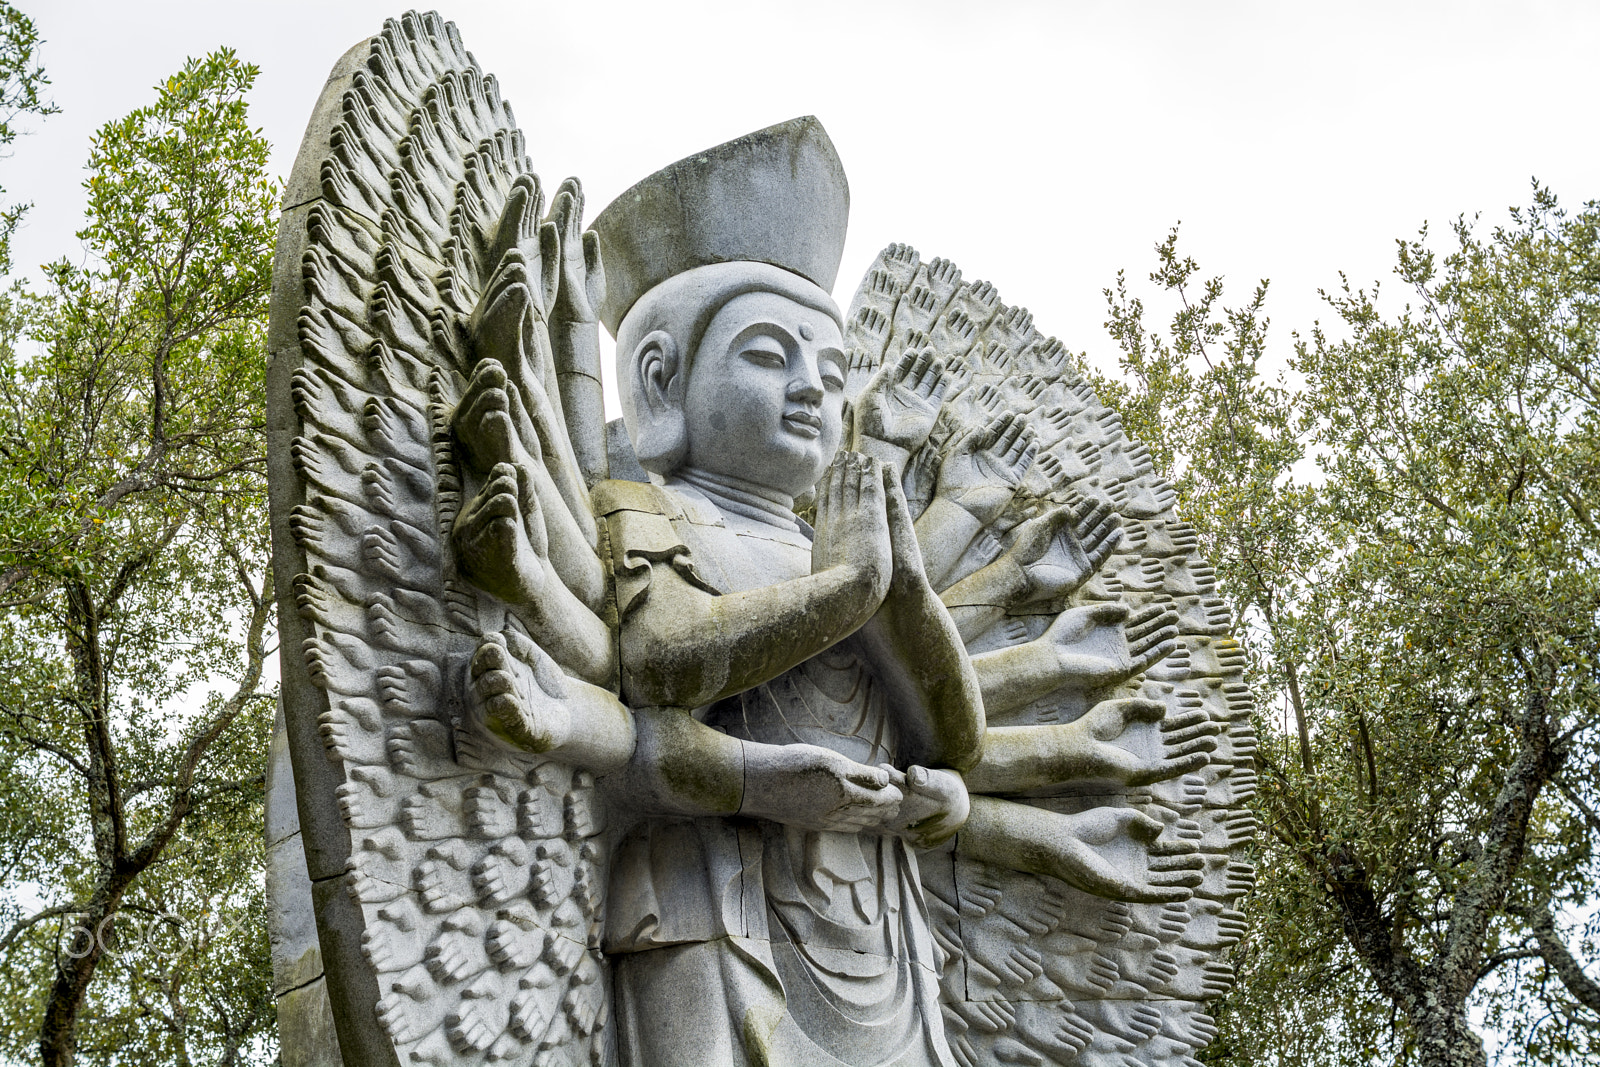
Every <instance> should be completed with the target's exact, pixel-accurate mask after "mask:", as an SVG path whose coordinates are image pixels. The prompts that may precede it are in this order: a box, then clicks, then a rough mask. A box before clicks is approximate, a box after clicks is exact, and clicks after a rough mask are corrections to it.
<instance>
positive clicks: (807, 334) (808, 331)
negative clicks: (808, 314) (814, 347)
mask: <svg viewBox="0 0 1600 1067" xmlns="http://www.w3.org/2000/svg"><path fill="white" fill-rule="evenodd" d="M816 336H817V331H816V330H813V329H812V328H811V324H810V323H809V322H802V323H801V324H800V340H802V341H812V340H815V339H816Z"/></svg>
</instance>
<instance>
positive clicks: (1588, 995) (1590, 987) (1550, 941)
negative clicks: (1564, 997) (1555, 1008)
mask: <svg viewBox="0 0 1600 1067" xmlns="http://www.w3.org/2000/svg"><path fill="white" fill-rule="evenodd" d="M1530 919H1531V922H1530V923H1529V925H1530V926H1531V927H1532V928H1533V936H1534V937H1535V938H1536V939H1537V940H1538V942H1539V953H1538V954H1539V955H1540V956H1542V957H1543V958H1544V962H1545V964H1546V965H1547V966H1548V967H1549V968H1550V969H1551V970H1552V971H1554V972H1555V973H1556V977H1557V978H1559V979H1561V984H1562V985H1564V986H1566V987H1567V992H1568V993H1571V994H1572V997H1573V999H1574V1000H1576V1001H1578V1003H1580V1004H1582V1005H1583V1006H1584V1007H1586V1008H1588V1009H1589V1010H1590V1011H1592V1012H1594V1013H1595V1014H1596V1015H1600V982H1597V981H1595V980H1594V979H1593V978H1590V977H1589V976H1588V975H1587V974H1585V973H1583V965H1582V964H1581V963H1579V962H1578V961H1577V959H1576V958H1574V957H1573V955H1572V953H1571V952H1569V951H1568V950H1567V946H1566V944H1565V943H1564V942H1563V941H1562V940H1561V938H1560V936H1559V935H1558V934H1557V933H1556V921H1555V917H1554V916H1553V915H1551V914H1550V904H1549V903H1548V902H1546V903H1545V904H1544V906H1543V907H1541V908H1539V910H1538V911H1536V912H1534V913H1533V914H1532V915H1531V916H1530Z"/></svg>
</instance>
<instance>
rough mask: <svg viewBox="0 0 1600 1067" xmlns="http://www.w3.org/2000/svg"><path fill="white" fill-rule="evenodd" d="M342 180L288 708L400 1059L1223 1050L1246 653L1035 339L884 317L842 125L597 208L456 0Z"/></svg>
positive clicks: (312, 376) (304, 331)
mask: <svg viewBox="0 0 1600 1067" xmlns="http://www.w3.org/2000/svg"><path fill="white" fill-rule="evenodd" d="M296 191H299V192H300V193H303V194H304V195H302V196H296V195H295V192H296ZM288 200H289V202H290V203H292V204H293V205H294V206H292V207H290V208H289V209H288V210H287V211H286V212H285V218H284V225H283V229H282V237H281V242H282V244H281V248H280V252H281V253H282V254H280V256H279V273H278V277H277V279H276V288H275V298H274V313H273V314H274V318H273V346H274V348H273V364H272V370H271V390H272V394H271V403H272V404H273V405H274V408H273V415H272V425H273V426H274V428H275V436H274V437H273V442H274V444H273V449H274V452H273V462H272V475H273V478H272V490H273V515H274V533H275V549H276V566H277V568H278V572H279V580H280V581H282V582H284V583H285V587H288V588H292V589H293V595H292V596H291V597H290V598H287V599H286V602H285V619H284V634H285V637H286V639H287V640H289V641H291V642H292V643H293V645H298V646H299V648H300V649H301V652H302V656H301V657H300V658H299V659H298V660H295V659H294V658H293V657H286V658H285V665H284V672H285V714H286V719H287V724H288V734H289V741H290V748H291V753H292V756H293V760H294V763H295V768H296V771H295V780H296V782H297V786H298V789H299V793H300V796H299V807H300V812H301V816H302V831H303V837H304V841H305V845H306V857H307V864H308V868H309V870H310V874H311V878H312V881H313V883H314V888H313V893H312V897H313V899H314V900H315V907H316V911H317V922H318V924H319V928H320V930H321V944H322V947H323V949H324V950H325V951H326V953H327V954H326V956H325V958H324V965H325V968H326V974H327V981H326V985H327V990H328V995H329V997H330V999H331V1001H332V1008H333V1015H334V1018H335V1020H336V1022H337V1027H338V1038H339V1044H340V1046H341V1048H342V1051H343V1056H344V1058H345V1062H346V1063H349V1064H362V1065H366V1064H382V1063H390V1064H400V1063H432V1064H438V1065H452V1067H454V1065H464V1064H480V1063H502V1062H506V1063H523V1064H558V1065H559V1064H620V1065H624V1067H657V1065H661V1064H672V1063H683V1064H717V1065H720V1064H730V1065H733V1064H745V1063H758V1062H759V1063H765V1064H771V1065H781V1064H793V1065H800V1064H821V1063H842V1064H852V1065H856V1064H860V1065H866V1064H878V1063H894V1064H901V1065H918V1067H921V1065H928V1067H951V1065H955V1064H960V1065H963V1067H976V1065H988V1064H1001V1063H1005V1064H1015V1063H1025V1064H1047V1063H1049V1064H1059V1065H1069V1064H1091V1063H1109V1062H1117V1063H1142V1064H1152V1065H1153V1064H1180V1063H1184V1062H1192V1060H1189V1059H1188V1058H1189V1057H1191V1056H1192V1055H1193V1054H1194V1053H1195V1052H1196V1051H1197V1050H1198V1049H1200V1048H1201V1047H1203V1046H1204V1045H1205V1044H1206V1042H1207V1041H1208V1040H1209V1039H1210V1037H1211V1036H1212V1034H1213V1033H1214V1028H1213V1027H1212V1025H1211V1023H1210V1020H1209V1019H1208V1018H1207V1017H1206V1015H1205V1012H1204V1008H1205V1002H1206V1001H1208V1000H1211V999H1214V998H1215V997H1217V996H1219V995H1220V994H1221V993H1222V992H1224V991H1225V990H1226V989H1227V987H1228V983H1229V981H1230V980H1231V977H1230V976H1231V971H1230V970H1229V968H1228V966H1227V964H1226V963H1225V962H1224V955H1225V953H1226V950H1227V948H1228V947H1229V946H1230V945H1232V944H1233V943H1235V942H1236V941H1237V940H1238V939H1239V937H1240V936H1241V935H1242V932H1243V925H1242V923H1243V916H1242V915H1241V913H1240V912H1239V911H1238V910H1237V909H1236V907H1235V904H1236V902H1237V900H1238V899H1239V897H1240V896H1241V894H1242V893H1243V892H1244V891H1246V890H1247V889H1248V887H1249V884H1250V879H1251V873H1250V868H1249V865H1248V862H1247V860H1246V857H1245V852H1244V850H1245V848H1246V847H1247V845H1248V842H1249V840H1250V837H1251V834H1252V833H1253V832H1254V822H1253V819H1252V818H1251V817H1250V816H1249V814H1248V813H1247V812H1246V811H1245V809H1244V808H1243V807H1242V804H1243V803H1244V802H1245V801H1246V800H1247V799H1248V798H1249V797H1250V796H1251V795H1252V793H1253V792H1254V789H1255V775H1254V770H1253V767H1254V763H1253V752H1254V739H1253V737H1252V735H1251V732H1250V712H1251V702H1250V695H1249V692H1248V690H1247V689H1246V688H1245V686H1244V685H1243V682H1242V671H1243V666H1244V658H1243V653H1242V651H1241V649H1240V648H1239V646H1238V644H1237V643H1236V642H1234V641H1233V640H1232V638H1230V637H1229V636H1228V630H1229V625H1230V620H1229V617H1228V613H1227V610H1226V608H1225V606H1224V605H1223V604H1222V602H1221V601H1220V599H1218V597H1217V596H1216V591H1215V575H1214V573H1213V572H1212V571H1211V569H1210V568H1209V567H1208V566H1206V564H1205V563H1204V561H1203V560H1201V559H1200V558H1199V557H1198V556H1197V555H1196V537H1195V535H1194V531H1193V530H1192V529H1190V528H1189V527H1187V526H1186V525H1184V524H1183V523H1181V522H1180V521H1178V519H1177V518H1176V515H1175V514H1174V512H1173V510H1172V509H1173V504H1174V502H1175V494H1174V493H1173V491H1172V489H1171V487H1170V486H1168V485H1167V484H1166V483H1164V482H1163V481H1161V479H1160V478H1159V477H1158V476H1157V475H1156V474H1155V473H1154V471H1153V467H1152V463H1151V459H1150V456H1149V453H1148V452H1147V451H1146V450H1145V449H1144V448H1142V447H1141V446H1139V445H1138V444H1137V443H1135V442H1132V441H1130V440H1128V439H1127V437H1126V436H1125V434H1124V432H1123V429H1122V426H1121V422H1120V420H1119V419H1118V417H1117V416H1116V414H1115V413H1114V412H1112V411H1110V410H1109V409H1107V408H1106V407H1104V405H1102V404H1100V402H1099V400H1098V399H1097V398H1096V397H1095V395H1094V394H1093V392H1092V390H1091V389H1089V388H1088V387H1087V385H1086V384H1085V383H1084V382H1083V381H1082V379H1081V378H1080V377H1079V375H1078V374H1077V373H1076V371H1075V370H1074V369H1073V363H1072V360H1071V359H1070V358H1069V354H1068V352H1067V350H1066V348H1065V347H1064V346H1063V345H1062V344H1061V343H1060V342H1059V341H1057V340H1055V339H1054V338H1049V337H1046V336H1044V335H1043V334H1041V333H1040V332H1039V330H1038V329H1037V328H1036V326H1035V323H1034V320H1033V317H1032V315H1031V314H1029V313H1028V312H1027V311H1026V310H1024V309H1020V308H1012V307H1009V306H1007V305H1005V304H1004V303H1003V301H1002V300H1001V298H1000V294H999V293H998V292H996V291H995V289H994V287H993V286H991V285H989V284H987V283H985V282H974V281H971V280H967V279H965V278H964V277H963V276H962V273H961V271H960V270H958V269H957V268H956V266H955V265H954V264H952V263H950V262H949V261H946V260H942V259H933V260H923V259H922V258H921V256H920V255H919V254H918V253H917V252H916V251H915V250H914V249H913V248H911V247H910V246H908V245H892V246H890V247H889V248H887V249H885V250H884V252H883V253H882V254H881V255H880V256H879V258H878V260H877V262H875V263H874V265H873V266H872V268H871V269H870V270H869V271H868V273H867V275H866V277H865V278H864V279H863V280H862V282H861V284H860V286H859V288H858V291H857V293H856V297H855V300H854V301H853V302H852V303H851V305H850V307H849V308H848V309H844V310H841V309H840V308H839V307H838V306H837V305H836V304H835V303H834V301H833V299H832V297H831V296H830V291H831V289H832V287H833V284H834V282H835V275H836V273H837V269H838V262H839V255H840V252H841V249H842V244H843V239H844V230H845V220H846V215H847V204H848V194H847V192H846V187H845V181H844V174H843V170H842V168H841V166H840V164H839V161H838V159H837V157H836V155H835V154H834V151H833V147H832V145H831V143H830V142H829V141H828V138H827V135H826V133H824V132H823V130H822V128H821V126H820V125H819V124H818V123H817V122H816V120H814V119H799V120H795V121H792V122H789V123H784V124H781V125H779V126H775V127H772V128H770V129H767V130H763V131H760V132H758V133H755V134H751V135H748V136H747V137H743V138H740V139H738V140H736V141H733V142H729V143H728V144H726V145H722V146H719V147H717V148H715V149H712V150H710V151H708V152H705V153H701V154H699V155H697V156H692V157H689V158H687V159H685V160H683V161H681V162H679V163H677V164H674V165H673V166H672V167H669V168H667V169H666V170H664V171H661V172H659V173H657V174H655V175H653V176H651V177H650V178H646V179H645V180H644V181H643V182H641V183H640V184H639V185H638V186H636V187H635V188H634V189H632V190H630V191H629V192H628V193H625V194H624V195H623V196H622V197H620V198H619V199H618V200H617V201H616V202H615V203H614V204H612V205H611V206H610V207H608V208H607V209H606V210H605V211H603V212H601V213H600V214H599V215H598V216H597V217H596V218H595V219H594V220H593V223H592V229H588V230H585V229H584V224H583V208H584V204H583V194H582V190H581V188H580V187H579V185H578V183H577V182H576V181H575V180H570V179H569V180H568V181H567V182H564V183H563V184H562V185H561V187H560V188H559V189H558V190H557V191H556V192H555V194H554V195H553V196H550V197H548V198H547V197H546V195H545V192H544V189H543V187H542V185H541V183H540V181H539V179H538V177H537V176H536V175H535V174H534V173H533V170H532V167H531V165H530V163H529V162H528V160H527V159H526V158H525V156H524V142H523V136H522V134H521V132H520V131H519V130H518V129H517V128H516V125H515V123H514V121H513V119H512V116H511V112H510V109H509V107H508V106H507V105H506V104H505V103H504V102H503V101H502V100H501V99H500V97H499V95H498V90H497V87H496V84H495V81H494V79H493V78H492V77H490V76H487V75H484V74H482V73H481V71H480V70H479V69H478V67H477V65H476V63H475V61H474V60H473V59H472V58H471V56H470V55H469V54H468V53H467V52H465V51H464V49H463V48H462V46H461V43H460V41H459V38H458V37H457V35H456V33H455V29H454V27H453V26H452V25H450V24H448V23H445V22H443V21H442V20H440V19H439V18H438V16H436V15H425V16H421V15H415V14H411V15H407V16H405V17H403V18H401V19H399V20H395V21H391V22H390V23H388V24H386V26H385V27H384V30H383V32H382V33H381V34H379V35H378V36H376V37H374V38H373V39H372V40H371V41H370V42H368V43H366V44H365V45H363V46H361V47H359V48H357V49H354V50H352V52H351V53H349V54H347V56H346V57H345V59H344V60H342V61H341V63H340V65H339V66H338V67H337V68H336V69H335V72H334V76H333V78H332V79H331V80H330V82H329V88H328V89H327V90H326V92H325V94H324V98H323V100H322V102H321V103H320V104H319V106H318V110H317V112H316V115H315V117H314V119H313V122H312V126H311V129H310V131H309V132H308V135H307V138H306V142H305V147H304V148H303V149H302V154H301V158H300V160H299V161H298V162H297V164H296V170H295V175H294V178H293V179H292V181H291V195H290V196H289V198H288ZM601 325H604V326H605V327H606V328H607V329H608V330H609V331H610V332H611V333H612V334H613V335H615V337H616V339H617V360H618V375H617V378H618V382H619V386H620V395H619V397H618V400H619V401H620V404H621V407H622V409H623V411H624V422H625V426H626V434H621V433H615V432H612V433H608V432H607V428H606V425H605V422H604V418H603V415H602V410H603V409H602V396H601V393H600V384H599V383H600V378H601V375H600V370H599V341H598V328H599V326H601ZM641 469H642V471H643V472H645V473H646V474H647V475H648V480H642V479H641V480H629V478H628V472H630V471H632V472H634V477H636V478H637V477H639V472H640V470H641ZM290 647H293V646H292V645H291V646H290ZM304 906H306V907H311V906H312V902H311V901H310V900H308V901H306V902H304ZM289 1032H290V1031H289V1029H287V1028H286V1030H285V1033H289Z"/></svg>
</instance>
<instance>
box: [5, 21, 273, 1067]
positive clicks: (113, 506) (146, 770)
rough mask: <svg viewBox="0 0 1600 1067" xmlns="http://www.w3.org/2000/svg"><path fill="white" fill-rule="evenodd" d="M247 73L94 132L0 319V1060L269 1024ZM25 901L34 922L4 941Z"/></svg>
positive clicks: (256, 276) (255, 173)
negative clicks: (76, 246) (79, 174)
mask: <svg viewBox="0 0 1600 1067" xmlns="http://www.w3.org/2000/svg"><path fill="white" fill-rule="evenodd" d="M256 73H257V71H256V68H255V67H252V66H249V65H247V64H244V63H242V62H241V61H240V60H239V59H238V58H237V57H236V56H235V55H234V54H233V53H232V52H230V51H226V50H224V51H220V52H216V53H213V54H211V55H210V56H207V57H206V58H205V59H204V60H191V61H190V62H189V63H188V64H187V65H186V66H185V67H184V69H183V70H182V71H181V72H179V73H178V74H175V75H174V76H172V77H171V78H169V79H167V81H166V82H165V83H164V84H162V85H160V86H157V87H156V100H155V102H154V103H153V104H151V105H149V106H147V107H143V108H140V109H138V110H136V111H133V112H132V113H130V114H129V115H128V116H127V117H125V118H123V119H121V120H119V121H116V122H112V123H110V124H108V125H106V126H105V127H103V128H102V129H101V130H100V131H99V132H98V134H96V136H95V137H94V139H93V142H92V146H91V151H90V155H89V161H88V170H89V172H90V177H89V178H88V180H87V181H86V182H85V189H86V190H87V193H88V217H87V225H86V226H85V228H84V229H83V230H82V231H81V232H80V234H79V237H80V238H81V239H82V240H83V241H84V243H85V245H86V247H87V248H88V249H89V251H90V252H91V254H92V256H93V261H92V263H91V265H90V266H87V267H75V266H73V265H71V264H70V263H68V262H66V261H61V262H58V263H56V264H53V265H51V266H49V267H48V268H47V285H46V287H45V288H44V289H43V290H42V291H40V292H30V291H28V290H26V289H21V288H18V289H16V290H14V291H13V295H12V298H11V301H10V303H9V304H8V305H7V306H6V308H5V312H6V315H5V319H4V324H5V327H6V330H5V332H4V334H3V337H4V339H5V341H6V342H7V343H6V344H5V345H4V347H3V348H0V609H3V611H0V774H3V775H4V776H5V778H4V781H3V782H0V796H4V797H5V798H6V799H5V801H4V803H3V806H0V817H3V819H4V821H3V822H0V848H3V849H4V853H5V855H6V859H7V862H8V866H7V867H6V869H5V870H4V874H3V882H0V885H3V886H4V888H5V889H7V890H8V891H9V894H8V895H9V897H10V900H9V907H10V910H11V911H12V914H11V915H10V916H8V918H9V919H10V920H11V921H10V922H8V923H6V924H4V926H3V927H0V951H3V953H4V957H3V966H4V968H5V971H6V981H5V982H4V983H3V987H4V988H5V989H6V990H7V991H8V992H7V993H6V994H3V995H0V1012H3V1013H4V1016H5V1022H4V1024H3V1025H0V1033H4V1034H5V1035H7V1036H6V1037H5V1038H4V1039H3V1045H4V1046H5V1047H8V1050H9V1051H11V1052H12V1053H13V1054H22V1053H24V1052H26V1051H28V1050H29V1047H30V1046H31V1048H32V1049H33V1050H36V1053H37V1055H38V1057H39V1059H40V1060H41V1061H42V1062H43V1063H45V1064H47V1065H50V1067H56V1065H65V1064H70V1063H73V1062H74V1061H75V1059H76V1058H77V1057H78V1056H79V1055H80V1053H81V1054H82V1056H83V1057H84V1058H86V1059H88V1060H91V1061H98V1062H110V1061H111V1060H113V1059H115V1060H116V1061H117V1062H128V1061H130V1060H135V1061H138V1060H141V1059H142V1061H144V1062H161V1063H189V1062H191V1061H192V1060H198V1059H205V1060H209V1061H214V1062H220V1063H234V1062H241V1061H242V1060H241V1058H242V1057H247V1056H249V1055H251V1054H253V1053H255V1052H259V1051H260V1050H261V1047H262V1041H263V1036H262V1035H264V1034H267V1035H270V1030H271V1026H272V1022H273V1019H272V996H271V988H270V979H269V978H268V974H269V972H270V968H269V966H268V965H267V960H266V949H265V932H264V930H263V928H262V924H261V923H260V922H259V917H260V909H261V901H260V889H259V884H258V875H259V870H260V867H261V863H262V857H261V843H260V831H259V826H260V817H261V800H262V792H263V769H264V754H265V750H266V740H267V736H268V733H269V731H270V727H271V708H272V694H271V693H270V692H266V691H264V690H265V686H264V675H265V674H266V672H267V670H268V657H269V656H270V654H271V653H272V651H273V650H272V640H273V637H272V610H273V589H272V586H271V581H270V576H269V573H270V572H269V570H268V566H267V543H266V541H267V534H266V523H265V510H266V509H265V493H266V485H265V470H264V465H265V458H264V453H265V447H264V431H263V422H262V409H263V393H262V388H263V386H262V382H263V369H264V362H265V360H264V351H265V344H264V335H265V323H266V305H267V299H268V295H269V291H270V285H271V255H272V249H273V243H274V237H275V225H276V215H277V207H278V205H277V194H278V188H277V183H276V182H275V181H273V180H270V179H269V178H268V177H267V176H266V170H265V168H266V163H267V151H268V149H267V145H266V142H265V141H264V140H263V139H262V138H261V136H260V135H259V133H258V132H257V131H255V130H253V129H251V127H250V126H249V124H248V121H247V118H248V115H247V111H246V105H245V100H244V97H245V94H246V92H247V91H248V90H249V88H250V86H251V84H252V82H253V80H254V78H255V76H256ZM25 349H30V350H31V351H26V352H25V351H24V350H25ZM23 893H26V894H27V895H31V896H34V897H37V898H39V900H40V901H41V902H42V904H43V906H42V907H38V908H36V909H33V910H31V911H29V912H26V913H24V912H23V911H21V910H20V909H19V907H18V897H19V895H20V894H23ZM207 913H209V914H207ZM252 913H253V914H255V915H256V921H254V922H248V923H240V922H237V921H236V920H237V919H238V918H239V916H241V915H243V916H248V915H250V914H252ZM230 930H231V931H232V933H231V934H230V935H229V936H218V935H219V934H223V933H225V932H227V931H230Z"/></svg>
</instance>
